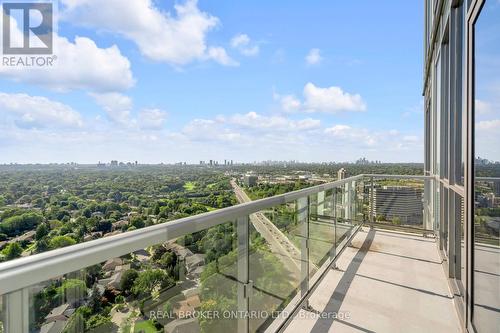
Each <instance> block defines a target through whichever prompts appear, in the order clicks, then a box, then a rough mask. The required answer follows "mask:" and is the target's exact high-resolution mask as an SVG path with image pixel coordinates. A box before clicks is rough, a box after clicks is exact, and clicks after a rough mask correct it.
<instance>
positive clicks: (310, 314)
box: [285, 228, 461, 333]
mask: <svg viewBox="0 0 500 333" xmlns="http://www.w3.org/2000/svg"><path fill="white" fill-rule="evenodd" d="M309 305H310V309H308V310H304V309H302V310H300V312H299V313H298V314H297V316H295V317H294V318H293V319H292V320H291V322H290V324H289V325H288V327H287V328H286V329H285V332H288V333H295V332H297V333H304V332H313V333H326V332H336V333H337V332H419V333H420V332H446V333H450V332H460V331H461V329H460V325H459V319H458V316H457V314H456V311H455V308H454V304H453V297H452V294H451V291H450V290H449V288H448V283H447V280H446V277H445V274H444V270H443V268H442V265H441V260H440V258H439V254H438V250H437V247H436V243H435V241H434V239H431V238H424V237H419V236H413V235H408V234H402V233H396V232H390V231H383V230H378V229H372V230H370V229H368V228H364V229H362V230H360V231H359V232H358V234H357V235H356V236H355V238H354V239H353V241H352V246H350V247H348V248H346V249H345V251H344V252H343V253H342V255H341V256H340V258H339V259H338V261H337V268H336V269H330V271H329V272H327V274H326V276H325V278H324V279H323V280H322V281H321V282H320V285H319V286H318V288H317V289H316V290H315V291H314V293H313V294H312V295H311V297H310V299H309ZM331 313H338V314H339V315H338V318H334V316H333V315H331ZM342 316H343V317H342Z"/></svg>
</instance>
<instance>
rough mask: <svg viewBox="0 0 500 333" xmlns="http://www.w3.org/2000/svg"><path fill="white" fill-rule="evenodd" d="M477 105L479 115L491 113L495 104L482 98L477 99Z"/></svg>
mask: <svg viewBox="0 0 500 333" xmlns="http://www.w3.org/2000/svg"><path fill="white" fill-rule="evenodd" d="M475 107H476V112H477V114H479V115H485V114H489V113H490V112H491V111H493V106H492V105H491V103H489V102H486V101H483V100H480V99H476V105H475Z"/></svg>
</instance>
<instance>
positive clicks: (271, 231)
mask: <svg viewBox="0 0 500 333" xmlns="http://www.w3.org/2000/svg"><path fill="white" fill-rule="evenodd" d="M231 186H232V187H233V190H234V193H235V195H236V198H237V199H238V202H239V203H245V202H250V201H252V200H251V199H250V198H249V197H248V195H247V194H246V193H245V191H244V190H243V189H242V188H241V187H240V186H239V185H238V184H236V181H235V180H234V179H233V180H231ZM250 222H251V223H252V224H253V226H254V227H255V230H257V232H258V233H259V234H260V235H261V236H262V237H264V239H265V240H266V241H267V243H268V244H269V246H270V247H271V251H272V252H273V253H274V254H275V255H277V256H278V257H279V258H280V260H281V261H282V263H283V264H284V265H285V267H287V268H288V269H289V270H290V272H292V273H293V274H294V275H295V276H296V277H297V278H298V279H300V266H301V254H300V250H299V249H298V248H297V247H296V246H295V244H293V243H292V242H291V241H290V240H289V239H288V237H286V236H285V234H283V232H282V231H281V230H279V229H278V228H277V227H276V226H275V225H274V224H273V223H272V222H271V221H270V220H269V219H268V218H267V217H266V216H265V215H264V214H263V213H254V214H251V215H250Z"/></svg>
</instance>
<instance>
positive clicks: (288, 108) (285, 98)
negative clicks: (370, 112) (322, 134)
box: [273, 82, 367, 113]
mask: <svg viewBox="0 0 500 333" xmlns="http://www.w3.org/2000/svg"><path fill="white" fill-rule="evenodd" d="M303 95H304V101H300V100H299V99H298V98H297V97H295V96H294V95H280V94H277V93H273V98H274V100H275V101H278V102H279V104H280V108H281V110H283V111H284V112H289V113H291V112H295V111H304V112H309V113H314V112H319V113H337V112H342V111H350V112H357V111H366V109H367V107H366V103H365V102H364V101H363V98H362V97H361V95H359V94H350V93H348V92H344V91H343V90H342V88H340V87H328V88H321V87H317V86H315V85H314V84H313V83H310V82H309V83H307V84H306V85H305V86H304V91H303Z"/></svg>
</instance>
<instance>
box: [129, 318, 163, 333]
mask: <svg viewBox="0 0 500 333" xmlns="http://www.w3.org/2000/svg"><path fill="white" fill-rule="evenodd" d="M139 332H144V333H156V332H158V330H157V329H156V327H155V325H153V323H152V322H151V320H145V321H138V322H136V323H135V326H134V333H139Z"/></svg>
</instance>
